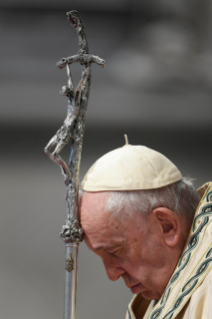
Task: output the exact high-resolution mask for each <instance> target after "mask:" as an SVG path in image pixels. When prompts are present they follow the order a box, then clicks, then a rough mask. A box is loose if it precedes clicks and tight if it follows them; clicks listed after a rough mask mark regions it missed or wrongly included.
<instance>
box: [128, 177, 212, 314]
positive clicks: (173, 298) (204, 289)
mask: <svg viewBox="0 0 212 319" xmlns="http://www.w3.org/2000/svg"><path fill="white" fill-rule="evenodd" d="M198 191H199V192H200V193H203V192H204V191H205V193H204V195H203V197H202V199H201V201H200V203H199V205H198V207H197V210H196V213H195V216H194V219H193V224H192V226H191V230H190V233H189V236H188V239H187V242H186V245H185V248H184V250H183V253H182V255H181V257H180V259H179V262H178V264H177V267H176V269H175V271H174V272H173V274H172V276H171V278H170V280H169V282H168V285H167V286H166V289H165V291H164V293H163V295H162V297H161V299H160V300H159V301H158V302H157V303H156V304H155V301H153V300H152V301H148V300H146V299H144V298H143V297H142V296H141V294H138V295H136V296H135V297H134V298H133V299H132V301H131V302H130V304H129V307H128V311H127V315H126V319H212V183H207V184H205V185H203V187H202V188H200V189H199V190H198Z"/></svg>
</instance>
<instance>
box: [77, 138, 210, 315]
mask: <svg viewBox="0 0 212 319" xmlns="http://www.w3.org/2000/svg"><path fill="white" fill-rule="evenodd" d="M81 188H82V197H81V209H80V211H81V212H80V214H81V224H82V227H83V228H84V230H85V243H86V245H87V246H88V248H89V249H91V250H92V251H93V252H94V253H96V254H97V255H99V256H100V257H101V258H102V261H103V263H104V266H105V269H106V272H107V275H108V277H109V279H110V280H113V281H115V280H118V279H119V278H120V277H122V278H123V280H124V281H125V284H126V286H127V287H128V288H130V289H131V291H132V292H133V293H134V294H136V295H135V297H134V298H133V300H132V301H131V303H130V304H129V307H128V312H127V316H126V318H128V319H142V318H145V319H147V318H148V319H156V318H157V319H162V318H163V319H174V318H177V319H179V318H183V319H209V318H212V311H210V303H211V302H212V223H211V219H212V185H211V184H210V183H208V184H205V185H204V186H203V187H202V188H201V189H199V191H198V192H197V191H195V189H194V187H193V184H192V182H191V180H189V179H188V178H183V177H182V175H181V173H180V172H179V170H178V169H177V167H176V166H175V165H174V164H173V163H172V162H171V161H170V160H168V159H167V158H166V157H165V156H163V155H162V154H160V153H158V152H156V151H153V150H151V149H149V148H147V147H145V146H132V145H129V144H128V142H126V145H125V146H124V147H121V148H119V149H116V150H114V151H111V152H109V153H107V154H106V155H104V156H103V157H101V158H100V159H99V160H97V162H95V163H94V165H93V166H92V167H91V168H90V170H89V171H88V173H87V174H86V175H85V177H84V180H83V182H82V186H81ZM201 196H202V199H201Z"/></svg>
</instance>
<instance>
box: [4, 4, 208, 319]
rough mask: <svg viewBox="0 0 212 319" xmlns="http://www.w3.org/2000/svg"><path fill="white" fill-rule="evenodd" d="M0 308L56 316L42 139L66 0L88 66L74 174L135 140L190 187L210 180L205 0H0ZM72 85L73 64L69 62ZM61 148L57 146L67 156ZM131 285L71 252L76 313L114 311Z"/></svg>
mask: <svg viewBox="0 0 212 319" xmlns="http://www.w3.org/2000/svg"><path fill="white" fill-rule="evenodd" d="M0 7H1V11H0V21H1V22H0V24H1V27H0V34H1V46H0V54H1V64H0V69H1V72H0V74H1V77H0V81H1V82H0V83H1V85H0V91H1V94H0V100H1V104H0V105H1V106H0V130H1V134H0V139H1V145H2V146H1V149H2V151H1V157H0V163H1V166H0V170H1V180H0V186H1V192H0V194H1V195H0V196H1V198H0V203H1V223H0V238H1V245H0V274H1V276H0V318H3V319H11V318H16V319H29V318H31V319H34V318H36V319H44V318H45V319H50V318H51V319H58V318H62V315H63V296H64V291H63V290H64V275H65V271H64V267H65V248H64V244H63V242H62V240H60V239H59V232H60V230H61V227H62V225H63V224H64V221H65V218H66V202H65V192H66V188H65V185H64V183H63V178H62V176H61V174H60V170H59V168H58V167H57V166H56V165H54V164H53V163H52V162H51V161H50V160H49V159H48V158H47V156H46V155H45V154H44V152H43V148H44V146H45V145H46V144H47V142H48V141H49V140H50V138H51V137H52V136H53V135H54V134H55V132H56V130H57V129H58V128H59V127H60V126H61V125H62V122H63V120H64V118H65V116H66V105H67V101H66V98H65V97H63V96H61V95H59V91H60V89H61V87H62V86H63V85H66V83H67V76H66V71H65V70H58V69H57V68H56V67H55V64H56V62H57V61H59V60H60V59H61V58H62V57H67V56H70V55H73V54H75V53H77V51H78V49H79V48H78V39H77V35H76V33H75V30H74V29H73V28H72V27H71V26H70V24H69V23H68V22H67V20H66V14H65V13H66V12H67V11H70V10H73V9H75V10H78V11H79V12H80V14H81V17H82V20H83V22H84V25H85V30H86V33H87V36H88V41H89V46H90V52H91V53H92V54H94V55H99V56H100V57H101V58H104V59H106V61H107V67H106V69H102V68H101V67H99V66H97V65H93V67H92V72H93V78H92V89H91V94H90V102H89V107H88V114H87V121H86V133H85V138H84V146H83V154H82V166H81V177H82V176H83V175H84V174H85V172H86V171H87V169H88V168H89V166H90V165H91V164H92V163H93V162H94V161H95V160H96V159H97V158H98V157H99V156H101V155H103V154H104V153H106V152H108V151H110V150H112V149H114V148H117V147H120V146H122V145H123V144H124V134H128V138H129V142H130V143H131V144H135V145H136V144H143V145H146V146H148V147H151V148H153V149H155V150H157V151H160V152H162V153H164V154H165V155H166V156H167V157H168V158H170V159H171V160H172V161H173V162H174V163H175V164H176V165H177V166H178V167H179V169H180V170H181V172H182V173H183V175H188V176H190V177H194V178H196V180H195V185H196V187H199V186H200V185H201V184H203V183H204V182H206V181H208V180H210V179H211V175H210V174H211V169H210V164H209V163H210V162H211V158H212V150H211V139H210V137H211V125H212V119H211V115H212V107H211V102H212V93H211V92H212V91H211V89H212V41H211V35H212V31H211V30H212V29H211V21H212V19H211V18H212V1H211V0H193V1H189V0H178V1H170V0H158V1H157V2H155V1H153V0H148V1H147V0H142V1H135V0H131V1H129V0H115V1H113V0H101V1H98V0H90V1H86V0H72V1H64V0H62V1H56V0H36V1H32V0H18V1H15V0H1V4H0ZM72 70H73V71H72V72H73V75H74V80H75V84H76V83H77V82H78V80H79V79H80V76H81V73H80V72H81V70H80V66H79V65H74V66H73V68H72ZM68 152H69V150H68V147H67V149H66V150H65V152H64V153H63V156H64V158H66V159H67V157H68ZM130 299H131V293H130V292H129V291H128V288H126V287H125V285H124V283H123V282H122V281H120V282H119V281H118V282H110V281H109V280H108V279H107V278H106V274H105V271H104V268H103V265H102V263H101V260H100V259H99V258H98V257H96V256H94V255H93V254H92V253H91V252H90V251H88V250H87V248H86V247H85V245H84V243H83V244H81V246H80V252H79V286H78V303H77V317H78V318H79V319H80V318H81V319H83V318H85V317H86V319H91V318H92V319H93V318H101V319H106V318H108V317H109V318H124V315H125V311H126V308H127V304H128V302H129V301H130Z"/></svg>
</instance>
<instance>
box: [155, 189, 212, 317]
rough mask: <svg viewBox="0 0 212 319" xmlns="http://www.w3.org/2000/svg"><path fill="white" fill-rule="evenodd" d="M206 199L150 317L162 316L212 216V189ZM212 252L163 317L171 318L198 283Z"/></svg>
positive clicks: (208, 263)
mask: <svg viewBox="0 0 212 319" xmlns="http://www.w3.org/2000/svg"><path fill="white" fill-rule="evenodd" d="M206 201H207V202H206V203H205V204H204V205H203V206H202V208H201V210H200V213H199V214H197V216H196V217H195V218H194V222H193V227H192V232H193V234H192V235H191V237H190V239H189V242H188V244H187V248H186V250H185V252H184V253H183V254H182V257H181V258H180V260H179V263H178V267H177V270H176V271H175V272H174V274H173V275H172V277H171V279H170V281H169V284H168V286H167V288H166V290H165V292H164V294H163V296H162V298H161V301H160V305H159V307H158V308H157V309H155V310H154V312H153V313H152V314H151V316H150V319H156V318H159V317H160V314H161V312H162V310H163V308H164V307H165V305H166V302H167V300H168V297H169V295H170V292H171V289H172V286H173V284H174V283H175V282H176V280H177V279H178V278H179V276H180V273H181V272H182V270H183V269H184V268H185V267H186V266H187V264H188V262H189V260H190V258H191V255H192V252H193V250H194V248H195V247H197V245H198V243H199V236H200V234H201V232H202V230H203V229H204V228H205V226H206V225H207V223H208V222H209V217H211V215H212V204H211V203H210V204H209V203H208V202H209V201H212V191H210V192H208V194H207V195H206ZM211 254H212V248H211V249H210V250H209V251H208V252H207V254H206V256H205V258H206V260H205V261H204V262H203V263H202V264H201V265H200V266H199V268H198V269H197V271H196V274H195V275H194V276H193V277H192V278H191V279H189V281H188V282H187V283H186V284H185V285H184V287H183V288H182V290H181V294H180V296H179V297H178V299H177V301H176V302H175V304H174V306H173V307H172V309H171V310H170V311H169V312H168V313H167V314H166V315H165V317H163V319H171V318H172V317H173V315H174V312H175V311H176V309H178V308H179V306H180V305H181V303H182V301H183V300H184V298H185V296H187V295H188V294H189V293H190V292H191V291H192V290H193V289H194V287H195V286H196V285H197V283H198V281H199V279H200V277H202V275H203V274H204V272H205V271H206V269H207V268H208V267H209V265H210V264H211V262H212V258H208V257H210V255H211Z"/></svg>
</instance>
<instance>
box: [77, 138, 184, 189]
mask: <svg viewBox="0 0 212 319" xmlns="http://www.w3.org/2000/svg"><path fill="white" fill-rule="evenodd" d="M126 143H127V144H126V145H125V146H123V147H120V148H117V149H115V150H113V151H111V152H109V153H107V154H105V155H104V156H102V157H100V158H99V159H98V160H97V161H96V162H95V163H94V164H93V165H92V166H91V168H90V169H89V171H88V172H87V174H86V175H85V177H84V179H83V181H82V184H81V189H82V190H84V191H88V192H101V191H131V190H142V189H154V188H159V187H163V186H166V185H169V184H172V183H174V182H177V181H180V180H181V179H182V175H181V173H180V171H179V170H178V169H177V167H176V166H175V165H174V164H173V163H172V162H171V161H170V160H169V159H168V158H167V157H165V156H164V155H162V154H161V153H158V152H156V151H154V150H152V149H150V148H148V147H146V146H140V145H137V146H134V145H129V144H128V141H127V139H126Z"/></svg>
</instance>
